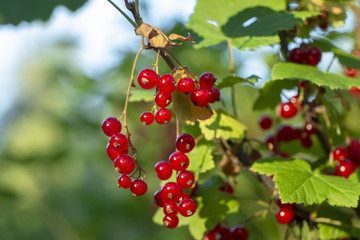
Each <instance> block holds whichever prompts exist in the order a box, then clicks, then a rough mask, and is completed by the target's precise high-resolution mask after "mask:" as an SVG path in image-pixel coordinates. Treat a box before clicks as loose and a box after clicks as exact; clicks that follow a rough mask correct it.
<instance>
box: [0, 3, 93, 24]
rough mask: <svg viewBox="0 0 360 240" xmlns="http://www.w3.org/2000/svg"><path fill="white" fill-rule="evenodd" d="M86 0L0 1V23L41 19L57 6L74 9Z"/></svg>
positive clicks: (44, 19) (48, 16)
mask: <svg viewBox="0 0 360 240" xmlns="http://www.w3.org/2000/svg"><path fill="white" fill-rule="evenodd" d="M86 2H87V0H60V1H49V0H32V1H23V0H11V1H0V24H14V25H16V24H18V23H20V22H21V21H28V22H30V21H33V20H43V21H46V20H48V19H49V18H50V16H51V14H52V12H53V10H54V9H55V7H57V6H60V5H61V6H65V7H67V8H68V9H69V10H71V11H75V10H77V9H78V8H80V7H81V6H83V5H84V3H86Z"/></svg>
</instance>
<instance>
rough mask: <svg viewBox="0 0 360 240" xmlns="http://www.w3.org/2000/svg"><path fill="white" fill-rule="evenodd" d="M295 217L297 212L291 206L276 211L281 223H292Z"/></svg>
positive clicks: (277, 218)
mask: <svg viewBox="0 0 360 240" xmlns="http://www.w3.org/2000/svg"><path fill="white" fill-rule="evenodd" d="M294 217H295V213H294V210H293V209H292V208H291V207H281V208H279V209H278V210H277V211H276V220H277V221H278V222H279V223H281V224H288V223H290V222H291V221H292V220H293V218H294Z"/></svg>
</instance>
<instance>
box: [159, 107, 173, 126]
mask: <svg viewBox="0 0 360 240" xmlns="http://www.w3.org/2000/svg"><path fill="white" fill-rule="evenodd" d="M171 118H172V114H171V112H170V110H169V109H167V108H160V109H159V110H157V112H156V113H155V120H156V122H157V123H158V124H167V123H169V122H170V121H171Z"/></svg>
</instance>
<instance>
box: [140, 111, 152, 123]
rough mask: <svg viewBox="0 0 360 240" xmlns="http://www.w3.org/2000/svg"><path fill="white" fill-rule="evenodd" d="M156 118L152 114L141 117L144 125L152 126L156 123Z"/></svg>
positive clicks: (147, 113)
mask: <svg viewBox="0 0 360 240" xmlns="http://www.w3.org/2000/svg"><path fill="white" fill-rule="evenodd" d="M154 120H155V117H154V115H153V114H152V113H151V112H143V113H142V114H141V115H140V121H141V123H142V124H143V125H150V124H152V123H153V122H154Z"/></svg>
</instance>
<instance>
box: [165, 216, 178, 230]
mask: <svg viewBox="0 0 360 240" xmlns="http://www.w3.org/2000/svg"><path fill="white" fill-rule="evenodd" d="M163 223H164V226H165V227H167V228H170V229H173V228H176V227H177V226H178V224H179V218H178V217H177V216H169V215H165V216H164V218H163Z"/></svg>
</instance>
